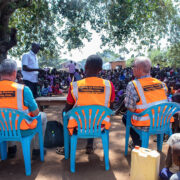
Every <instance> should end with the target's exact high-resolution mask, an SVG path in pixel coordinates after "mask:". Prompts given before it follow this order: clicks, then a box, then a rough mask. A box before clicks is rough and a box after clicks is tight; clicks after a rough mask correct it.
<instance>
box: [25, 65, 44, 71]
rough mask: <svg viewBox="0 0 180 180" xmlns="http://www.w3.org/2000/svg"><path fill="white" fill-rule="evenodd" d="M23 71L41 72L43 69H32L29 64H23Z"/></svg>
mask: <svg viewBox="0 0 180 180" xmlns="http://www.w3.org/2000/svg"><path fill="white" fill-rule="evenodd" d="M23 71H28V72H32V71H39V72H41V71H42V69H31V68H29V67H28V66H26V65H23Z"/></svg>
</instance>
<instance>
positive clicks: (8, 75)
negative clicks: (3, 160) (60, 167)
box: [0, 59, 47, 159]
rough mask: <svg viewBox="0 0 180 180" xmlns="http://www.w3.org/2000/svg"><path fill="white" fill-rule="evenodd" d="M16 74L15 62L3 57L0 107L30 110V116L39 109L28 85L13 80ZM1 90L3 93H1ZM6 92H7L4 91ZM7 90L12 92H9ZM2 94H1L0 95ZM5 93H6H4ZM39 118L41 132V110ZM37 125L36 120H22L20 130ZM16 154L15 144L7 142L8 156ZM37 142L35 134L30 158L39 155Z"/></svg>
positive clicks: (44, 118) (0, 67)
mask: <svg viewBox="0 0 180 180" xmlns="http://www.w3.org/2000/svg"><path fill="white" fill-rule="evenodd" d="M16 74H17V64H16V62H15V61H13V60H11V59H5V60H3V61H2V63H1V64H0V76H1V81H0V92H1V98H0V108H12V109H18V110H21V111H24V112H25V113H28V112H30V114H31V115H32V116H37V115H38V114H39V109H38V106H37V104H36V101H35V99H34V98H33V95H32V92H31V90H30V89H29V87H27V86H24V85H22V84H18V83H16V82H15V80H16ZM2 92H3V93H2ZM6 92H8V93H6ZM9 92H12V93H11V94H10V93H9ZM2 94H3V96H2ZM6 94H7V95H6ZM41 120H42V127H43V134H44V132H45V129H46V122H47V118H46V114H45V113H42V112H41ZM36 126H37V120H36V119H35V120H33V121H32V123H31V124H28V123H27V122H26V121H22V123H21V126H20V128H21V130H28V129H34V128H35V127H36ZM15 154H16V145H14V143H11V144H9V148H8V157H9V158H13V157H14V156H15ZM39 154H40V151H39V143H38V136H37V135H36V136H35V140H34V146H33V151H32V159H36V158H38V157H39Z"/></svg>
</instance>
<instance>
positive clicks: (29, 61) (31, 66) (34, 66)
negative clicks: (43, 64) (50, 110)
mask: <svg viewBox="0 0 180 180" xmlns="http://www.w3.org/2000/svg"><path fill="white" fill-rule="evenodd" d="M40 48H41V47H40V44H37V43H32V48H31V50H30V51H29V52H28V53H26V54H23V56H22V75H23V80H24V84H25V85H26V86H28V87H29V88H30V89H31V91H32V93H33V96H34V98H36V97H37V83H38V73H39V72H41V71H42V70H41V69H39V65H38V59H37V57H36V54H37V53H38V52H39V50H40Z"/></svg>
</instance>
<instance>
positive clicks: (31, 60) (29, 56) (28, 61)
mask: <svg viewBox="0 0 180 180" xmlns="http://www.w3.org/2000/svg"><path fill="white" fill-rule="evenodd" d="M23 65H26V66H27V67H28V68H30V69H39V65H38V60H37V58H36V54H34V53H33V52H32V51H30V52H28V53H26V54H23V56H22V75H23V80H28V81H30V82H33V83H37V82H38V71H32V72H28V71H23Z"/></svg>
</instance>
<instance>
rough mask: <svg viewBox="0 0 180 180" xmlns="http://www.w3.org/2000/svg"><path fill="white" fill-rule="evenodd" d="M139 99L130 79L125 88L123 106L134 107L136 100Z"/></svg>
mask: <svg viewBox="0 0 180 180" xmlns="http://www.w3.org/2000/svg"><path fill="white" fill-rule="evenodd" d="M139 100H140V99H139V96H138V93H137V91H136V89H135V87H134V84H133V83H132V81H131V82H129V83H128V85H127V88H126V98H125V106H126V107H127V108H129V109H136V102H138V101H139Z"/></svg>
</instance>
